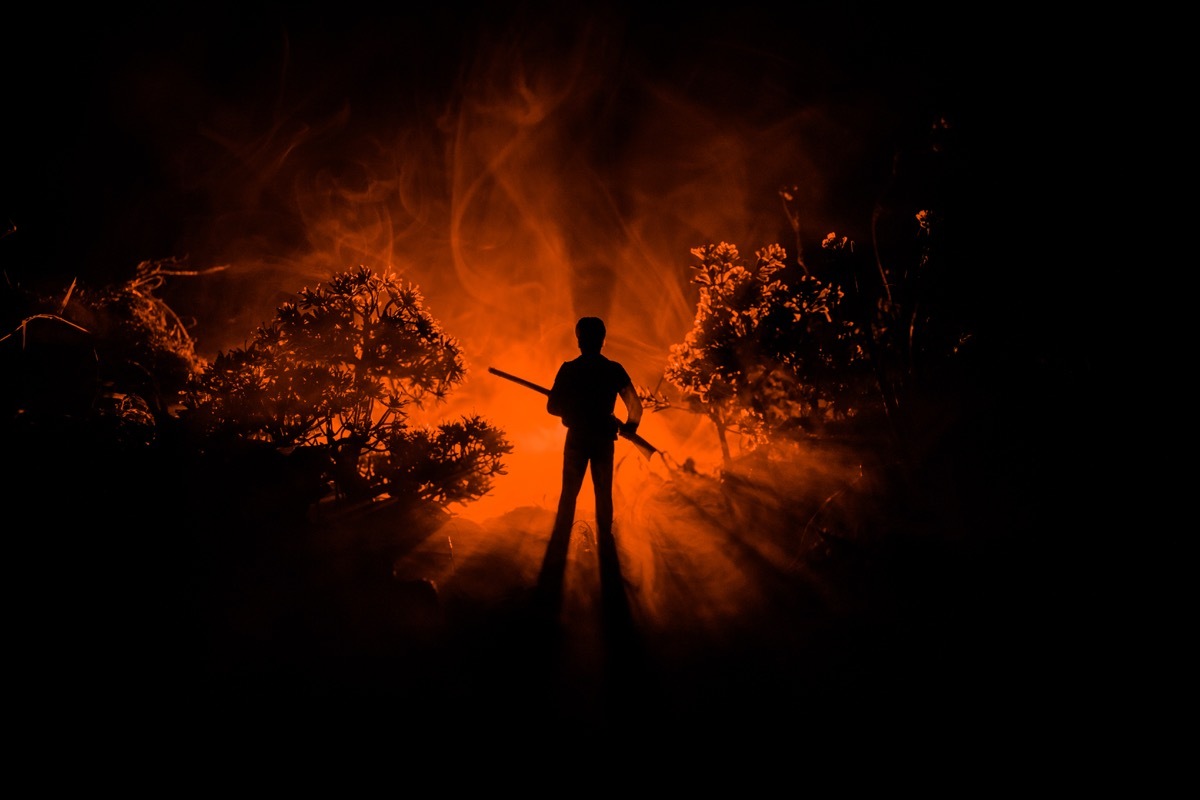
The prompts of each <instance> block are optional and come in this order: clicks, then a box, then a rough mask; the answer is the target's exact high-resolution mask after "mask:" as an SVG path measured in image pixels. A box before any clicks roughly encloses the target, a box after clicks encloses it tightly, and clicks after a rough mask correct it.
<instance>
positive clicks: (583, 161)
mask: <svg viewBox="0 0 1200 800" xmlns="http://www.w3.org/2000/svg"><path fill="white" fill-rule="evenodd" d="M492 44H493V46H492V47H480V48H477V49H476V51H475V53H476V56H475V57H476V59H477V60H476V61H475V63H473V64H471V65H469V66H468V67H467V68H466V69H465V70H464V73H463V77H462V79H461V83H460V86H459V91H458V93H457V94H456V95H455V98H454V100H453V102H452V103H451V104H450V106H449V107H448V108H442V109H436V110H435V109H428V110H427V114H428V116H422V115H420V114H418V115H416V116H415V118H413V119H410V120H406V121H405V122H403V123H395V124H394V126H389V125H377V126H373V127H371V128H370V129H364V130H359V129H357V128H355V126H354V119H355V118H354V114H353V109H352V108H351V109H348V110H347V109H343V110H342V111H340V112H339V113H338V114H337V115H335V116H333V117H332V118H330V119H328V120H327V121H325V122H324V124H321V125H314V124H311V123H310V124H305V125H303V126H298V125H296V124H294V123H293V122H292V121H290V120H280V121H279V122H278V124H277V125H276V126H275V127H274V129H273V130H272V131H271V132H270V133H269V134H268V135H267V136H265V137H263V138H261V139H257V140H254V141H250V142H245V141H238V140H236V139H234V138H230V137H228V136H217V135H216V134H213V138H214V140H216V141H218V142H219V143H220V144H221V146H222V147H225V148H227V149H228V150H229V152H230V153H231V154H232V155H233V156H234V157H235V158H236V159H237V160H238V162H239V163H240V164H241V166H242V170H244V171H250V173H251V175H249V176H248V175H247V174H246V173H245V172H244V171H243V172H238V173H237V174H236V175H234V178H236V180H237V181H239V182H238V183H237V184H236V185H232V186H231V185H214V186H213V187H211V188H212V191H213V192H214V194H217V195H223V196H222V200H221V204H222V206H230V205H233V206H236V205H237V204H238V203H242V204H244V206H245V207H246V208H247V209H257V208H258V207H259V205H260V204H262V203H263V202H264V197H263V194H264V187H278V189H279V191H280V192H283V191H284V189H283V188H282V187H284V186H286V187H287V191H289V192H290V193H291V197H290V198H289V199H288V200H287V205H288V206H289V207H290V208H291V209H292V211H293V212H294V213H296V214H297V215H298V217H299V219H300V220H302V223H303V241H296V239H295V235H294V233H293V234H292V235H291V238H287V239H283V238H280V236H281V235H278V234H275V233H273V232H272V231H270V230H269V229H268V230H263V229H261V228H259V229H253V230H250V231H248V232H246V233H245V234H244V235H239V231H238V230H237V229H236V228H230V227H228V226H219V227H218V229H217V230H213V231H211V232H208V233H210V234H211V236H212V237H213V238H212V239H209V240H208V241H207V242H204V243H203V244H202V243H200V242H197V243H196V245H197V246H195V247H193V246H192V245H191V244H190V243H185V245H184V246H185V248H186V249H188V250H189V251H191V252H196V251H197V250H199V251H204V250H205V247H207V248H208V249H210V250H211V249H213V248H214V247H216V249H217V250H218V251H219V252H218V253H217V254H216V255H215V256H214V258H216V259H219V260H221V261H222V262H226V263H229V264H230V265H231V267H230V270H229V274H228V277H227V278H226V279H225V280H229V281H231V282H232V285H231V286H229V287H227V288H225V289H222V290H221V291H222V292H224V294H223V296H219V297H213V298H210V300H211V301H216V302H219V303H220V304H221V307H222V308H223V310H224V311H225V320H224V325H223V327H221V328H214V327H209V328H201V329H199V330H198V331H197V346H198V350H199V351H200V352H201V353H205V354H208V355H212V354H213V353H215V351H217V350H218V349H222V348H227V347H230V346H236V345H238V344H240V343H241V342H242V341H243V339H244V336H245V334H246V332H247V331H248V330H250V329H251V328H252V327H253V326H254V325H257V324H258V323H259V322H261V321H263V320H265V319H266V318H268V317H269V316H270V314H271V313H272V312H273V309H274V308H275V307H276V306H277V305H278V304H279V302H280V301H281V300H283V299H285V298H286V296H287V295H289V294H290V293H292V292H294V291H296V290H298V289H299V288H301V287H302V286H306V285H312V284H314V283H317V282H320V281H323V280H325V279H327V278H328V276H330V275H331V274H333V273H334V272H335V271H340V270H344V269H346V268H347V267H349V266H353V265H357V264H364V265H367V266H369V267H371V268H372V269H375V270H378V271H385V270H392V271H395V272H397V273H402V274H403V275H404V276H405V277H406V278H407V279H409V280H411V281H413V282H415V283H416V284H418V285H419V286H420V288H421V290H422V293H423V294H424V296H425V298H426V301H427V305H428V307H429V309H430V311H431V312H432V313H433V315H434V316H435V317H436V318H437V319H438V320H440V321H441V323H442V325H443V327H444V329H445V330H446V331H447V332H448V333H450V334H451V335H453V336H455V337H456V338H458V339H459V341H460V342H461V344H462V346H463V349H464V354H465V357H466V360H467V364H468V368H469V370H470V372H469V375H468V379H467V381H466V382H465V383H464V384H463V385H462V386H460V387H459V388H458V389H457V390H456V391H455V392H454V393H453V394H452V395H451V396H450V398H449V400H448V402H447V403H446V404H445V405H443V406H439V407H436V408H429V409H426V414H425V416H424V419H422V417H421V416H420V415H417V416H416V417H415V421H418V422H420V421H429V422H435V421H437V420H438V419H444V418H449V417H455V416H457V415H458V414H462V413H480V414H482V415H484V416H485V417H487V418H488V419H489V420H491V421H492V422H494V423H495V424H496V425H498V426H499V427H501V428H503V429H504V430H505V431H506V432H507V434H508V436H509V438H510V441H512V443H513V444H514V446H515V449H514V451H513V453H512V454H511V456H510V457H509V458H507V459H506V462H507V465H508V475H507V476H503V477H500V478H499V479H498V480H497V482H496V485H495V489H494V491H493V493H492V495H491V496H489V497H486V498H484V499H483V500H481V501H479V502H477V503H473V504H471V505H470V506H469V507H466V508H455V509H452V510H453V511H455V513H457V514H461V515H463V516H464V517H467V518H471V519H476V520H479V519H486V518H488V517H491V516H494V515H497V514H499V513H502V512H504V511H506V510H508V509H511V508H514V507H518V506H525V505H533V506H539V507H547V506H550V507H552V506H553V505H554V504H555V503H556V501H557V496H558V483H559V457H560V448H561V444H562V437H563V433H564V431H563V429H562V428H561V426H560V425H559V423H558V420H557V419H556V418H554V417H551V416H549V415H548V414H547V413H546V412H545V403H544V398H542V397H540V396H538V395H537V394H536V393H534V392H531V391H529V390H527V389H524V388H522V387H520V386H516V385H513V384H510V383H508V382H506V381H503V380H501V379H498V378H496V377H494V376H491V375H489V374H488V373H487V367H489V366H494V367H496V368H498V369H502V370H504V371H506V372H511V373H513V374H517V375H520V376H522V377H524V378H526V379H528V380H531V381H534V382H536V383H540V384H543V385H549V384H550V383H551V382H552V380H553V376H554V374H555V372H556V370H557V368H558V365H559V364H560V363H561V362H562V361H564V360H567V359H570V358H573V357H574V356H575V355H577V354H578V351H577V350H576V346H575V341H574V337H573V333H572V332H573V326H574V323H575V321H576V319H578V317H580V316H583V315H596V316H600V317H602V318H604V319H605V321H606V323H607V325H608V330H609V335H608V340H607V343H606V346H605V351H604V352H605V354H606V355H608V356H609V357H611V358H614V359H616V360H618V361H621V362H622V363H623V364H624V365H625V366H626V368H627V369H628V371H629V373H630V375H631V376H632V377H633V379H634V382H635V383H637V384H639V385H641V386H645V387H647V388H650V389H652V390H653V389H657V388H660V387H661V388H664V389H667V390H669V389H670V387H667V386H663V385H662V379H661V376H662V373H663V369H664V367H665V365H666V359H667V355H668V350H669V347H670V346H671V345H672V344H675V343H677V342H680V341H682V340H683V339H684V336H685V335H686V333H687V331H688V330H689V329H690V327H691V324H692V319H693V317H694V314H695V303H696V293H695V291H694V289H695V287H694V286H693V285H692V284H691V283H690V278H691V276H692V272H691V270H690V269H689V266H690V264H691V261H692V257H691V255H690V249H691V248H692V247H695V246H697V245H702V244H707V243H710V242H715V241H721V240H728V241H735V242H740V243H743V247H744V248H746V249H747V250H752V249H753V248H756V247H758V246H761V245H763V244H767V243H771V242H776V241H779V239H780V223H782V222H784V220H783V218H782V215H781V212H780V211H779V208H778V197H777V194H776V192H777V189H778V187H779V186H780V185H782V184H783V183H789V184H795V183H799V184H801V185H803V186H804V187H806V190H807V193H800V194H798V195H797V197H796V198H795V201H796V206H797V208H798V209H799V211H800V212H801V214H800V216H801V218H802V219H804V220H805V224H806V225H809V226H811V228H812V231H811V232H806V233H808V234H809V235H811V236H817V237H818V238H819V233H820V232H823V231H825V230H826V229H827V228H828V227H829V223H828V222H827V221H826V220H824V219H822V217H821V214H820V213H819V212H818V210H817V206H818V204H819V203H820V201H821V193H822V187H823V184H824V180H823V178H822V176H821V175H820V173H819V171H818V169H817V168H816V166H815V165H814V163H813V162H812V160H811V157H810V155H809V153H808V151H807V150H806V148H805V147H804V146H803V141H804V139H805V138H806V136H807V137H809V138H811V137H812V136H813V135H814V134H815V133H816V132H818V131H819V130H820V128H821V127H822V125H823V124H824V121H823V119H822V117H821V115H820V114H818V113H816V112H814V111H813V110H811V109H809V110H805V111H803V112H802V113H798V112H797V111H796V109H795V108H793V107H792V106H791V105H790V102H788V98H787V97H786V95H784V94H778V95H774V94H772V93H770V92H764V93H762V94H760V95H759V96H757V97H755V98H753V102H749V101H750V100H751V98H748V97H747V98H740V102H734V103H728V102H727V103H725V105H724V106H723V108H724V110H723V111H721V112H717V113H714V111H713V110H712V109H711V108H708V107H707V106H706V104H705V103H703V102H700V101H698V100H697V99H695V98H694V97H691V96H689V95H687V94H685V93H684V92H683V91H682V90H680V89H675V88H671V87H669V86H668V85H665V84H662V83H660V82H657V81H655V80H651V79H649V78H644V79H638V78H636V77H634V78H633V79H624V80H623V82H614V81H613V80H612V73H613V70H614V68H615V67H614V65H613V64H611V63H608V62H607V61H606V59H608V58H610V56H609V55H606V54H605V51H604V48H602V47H600V46H599V45H598V43H597V42H594V41H591V40H590V39H589V38H588V37H583V38H582V39H581V40H580V43H579V45H578V46H577V48H575V49H574V50H573V51H572V52H569V53H565V54H563V53H560V54H559V55H558V56H555V57H550V56H547V57H546V58H545V60H544V61H542V62H541V63H538V62H536V61H535V60H531V59H530V58H528V54H527V53H526V54H525V55H524V57H523V56H522V54H520V53H518V52H515V51H514V50H513V49H512V48H511V47H507V46H505V43H503V42H496V43H492ZM556 52H557V51H556ZM760 90H761V87H760ZM597 108H601V109H605V110H604V111H603V112H602V113H601V115H600V116H599V117H597V116H596V114H597V112H596V109H597ZM287 131H291V132H293V133H291V134H289V135H285V133H284V132H287ZM614 131H619V132H620V134H619V135H617V134H616V133H614ZM255 171H257V172H258V173H259V174H260V176H259V177H256V178H254V177H253V173H254V172H255ZM248 177H251V178H252V179H251V180H249V181H248V182H247V180H246V179H247V178H248ZM247 184H249V186H250V188H249V189H247V188H246V187H247ZM230 193H233V194H234V195H239V194H240V195H241V196H240V197H236V196H235V197H234V198H233V199H231V198H230V197H229V196H228V195H229V194H230ZM264 216H265V215H264ZM260 222H261V220H260ZM204 233H205V232H204V231H199V230H197V231H195V232H194V233H193V235H194V236H195V237H197V238H199V237H201V236H203V235H204ZM214 241H216V242H219V243H220V244H219V245H214V244H213V242H214ZM196 316H197V317H199V318H201V319H203V318H204V315H202V314H199V313H198V314H197V315H196ZM616 413H617V415H618V416H619V417H621V416H622V414H623V409H622V407H621V404H620V402H619V401H618V403H617V409H616ZM641 433H642V435H644V436H645V437H646V438H647V439H648V440H650V441H651V442H653V443H655V444H656V445H657V446H658V447H659V448H660V449H661V450H663V451H665V454H664V456H663V457H659V456H656V457H655V458H654V459H653V460H652V462H651V463H637V462H638V460H639V459H640V458H641V457H640V456H639V455H638V454H637V453H636V451H635V450H634V449H633V447H632V446H630V445H629V444H628V443H626V442H621V443H618V458H619V459H620V458H621V457H622V456H624V459H625V460H624V463H623V464H622V465H621V467H620V469H619V470H618V475H617V480H618V483H619V484H621V483H622V482H625V481H641V480H644V479H645V475H644V474H643V473H647V472H648V473H649V474H656V475H658V476H660V477H666V475H667V473H668V472H669V471H670V470H671V469H672V467H673V466H675V465H677V464H678V463H682V462H683V461H685V460H686V459H691V460H692V461H693V463H694V464H695V467H696V469H697V470H698V471H699V472H701V473H712V472H714V471H715V470H716V469H717V468H718V466H719V465H720V463H721V462H720V454H719V450H718V447H717V441H716V437H715V434H714V432H713V430H712V427H711V425H710V424H709V423H707V421H705V420H704V419H702V418H700V417H697V416H695V415H692V414H689V413H688V412H685V411H682V410H669V411H666V412H662V413H657V414H655V413H651V414H647V416H646V418H645V420H644V421H643V427H642V429H641ZM734 444H735V445H736V442H735V443H734ZM635 466H636V469H634V467H635ZM631 473H632V474H631ZM588 495H589V492H588V491H587V489H586V485H585V491H584V492H583V493H582V495H581V497H580V513H581V514H583V513H587V512H588V511H590V509H591V507H592V506H591V498H590V497H589V496H588Z"/></svg>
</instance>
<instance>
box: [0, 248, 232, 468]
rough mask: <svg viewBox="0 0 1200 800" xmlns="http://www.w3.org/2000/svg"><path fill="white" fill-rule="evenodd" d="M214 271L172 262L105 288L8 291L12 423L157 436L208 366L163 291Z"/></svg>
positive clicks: (140, 439) (5, 363)
mask: <svg viewBox="0 0 1200 800" xmlns="http://www.w3.org/2000/svg"><path fill="white" fill-rule="evenodd" d="M216 269H217V270H219V269H220V268H216ZM213 271H216V270H205V271H196V270H192V269H189V268H187V267H186V266H184V265H183V264H182V263H180V262H179V261H177V260H175V259H165V260H157V261H143V262H142V263H140V264H138V266H137V269H136V271H135V274H134V276H133V277H132V278H131V279H129V280H128V281H125V282H123V283H115V284H111V285H104V286H99V287H89V286H86V285H83V284H81V283H79V282H78V281H72V283H71V284H70V285H69V286H68V287H66V288H65V289H64V290H62V291H60V292H55V293H42V292H38V291H27V290H21V289H19V288H18V287H16V286H14V285H12V284H8V283H6V284H5V285H4V287H3V290H2V291H0V295H3V302H2V304H3V308H4V312H3V313H4V317H5V319H4V322H5V325H6V327H9V326H10V325H11V326H12V327H11V329H10V330H8V331H7V332H5V333H4V335H2V336H0V366H2V368H3V371H4V372H5V373H6V374H7V375H8V376H9V378H10V381H11V386H12V387H13V388H14V389H15V391H13V392H11V393H7V392H6V393H5V399H4V404H3V408H4V412H5V413H4V417H5V421H6V422H17V421H23V422H32V421H37V422H39V423H40V424H60V423H68V422H69V423H71V424H73V425H76V426H78V425H83V426H86V427H88V428H89V429H90V430H92V433H93V434H96V435H99V436H101V438H103V437H105V436H108V437H110V438H112V439H113V441H114V442H124V443H131V444H139V445H144V444H148V443H149V442H151V441H153V440H154V439H155V438H156V436H157V433H158V428H159V426H160V425H162V424H163V423H165V422H167V421H168V418H169V417H170V414H171V412H172V410H173V406H174V405H175V403H176V402H177V400H178V398H179V395H180V393H181V392H182V391H183V389H184V388H185V386H186V385H187V382H188V379H189V376H190V375H191V374H192V373H193V372H194V371H195V370H196V369H199V368H200V367H201V365H202V360H201V359H200V358H199V357H198V356H197V355H196V352H195V349H194V345H193V342H192V338H191V335H190V334H189V333H188V330H187V326H186V325H185V324H184V322H183V321H182V320H181V319H180V318H179V317H178V316H177V315H176V314H175V312H174V311H173V310H172V309H171V308H170V307H169V306H168V305H167V304H166V303H165V302H164V301H163V300H162V299H161V298H159V297H158V295H157V292H158V290H159V289H161V288H162V286H163V285H164V284H165V283H166V280H167V279H168V278H170V277H180V276H191V277H194V276H198V275H202V274H206V273H207V272H213ZM18 320H19V322H18Z"/></svg>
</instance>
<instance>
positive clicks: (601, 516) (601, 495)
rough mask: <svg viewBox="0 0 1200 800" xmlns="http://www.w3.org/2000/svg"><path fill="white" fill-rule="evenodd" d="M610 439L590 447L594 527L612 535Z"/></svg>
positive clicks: (612, 446)
mask: <svg viewBox="0 0 1200 800" xmlns="http://www.w3.org/2000/svg"><path fill="white" fill-rule="evenodd" d="M614 448H615V444H614V443H613V442H612V441H607V440H606V441H602V442H597V443H596V444H595V445H594V446H593V447H592V488H593V489H594V490H595V492H596V527H597V528H598V529H599V533H600V534H601V535H609V536H611V535H612V525H613V496H612V489H613V450H614Z"/></svg>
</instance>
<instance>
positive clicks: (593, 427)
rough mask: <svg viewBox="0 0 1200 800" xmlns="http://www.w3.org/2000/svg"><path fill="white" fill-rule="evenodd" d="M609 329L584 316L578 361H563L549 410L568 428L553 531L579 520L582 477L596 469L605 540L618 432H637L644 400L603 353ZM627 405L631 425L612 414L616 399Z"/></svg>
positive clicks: (600, 523)
mask: <svg viewBox="0 0 1200 800" xmlns="http://www.w3.org/2000/svg"><path fill="white" fill-rule="evenodd" d="M606 334H607V331H606V330H605V327H604V321H603V320H602V319H600V318H599V317H582V318H580V320H579V322H577V323H575V339H576V341H577V342H578V343H579V353H580V355H579V357H578V358H576V359H574V360H572V361H564V362H563V364H562V366H561V367H559V369H558V374H557V375H556V376H555V377H554V385H553V386H551V387H550V397H549V399H548V400H547V401H546V410H547V411H549V412H550V413H551V414H553V415H554V416H556V417H562V421H563V425H565V426H566V427H567V439H566V443H565V444H564V446H563V469H562V494H561V495H559V498H558V514H557V516H556V517H555V521H554V529H555V531H558V532H565V531H567V530H569V529H570V527H571V525H572V524H573V523H574V521H575V500H576V498H578V496H579V490H580V488H581V487H582V486H583V474H584V472H586V471H587V469H588V466H589V465H590V466H591V470H592V488H593V489H594V491H595V494H596V525H597V527H598V529H599V531H598V533H599V535H601V536H611V534H612V521H613V499H612V484H613V451H614V449H615V442H616V439H617V432H618V429H619V428H621V427H623V428H624V430H625V431H626V432H628V433H636V432H637V428H638V425H639V424H640V423H641V421H642V402H641V400H639V399H638V396H637V391H636V390H635V389H634V388H633V381H632V380H630V378H629V373H628V372H626V371H625V367H623V366H621V364H619V363H617V362H616V361H612V360H610V359H608V358H605V357H604V356H602V355H601V354H600V350H601V348H602V347H604V337H605V335H606ZM618 396H619V397H620V398H621V399H622V400H623V401H624V402H625V416H626V421H625V422H624V423H621V422H620V421H619V420H618V419H617V417H616V416H615V415H614V414H613V409H614V408H615V407H616V402H617V397H618Z"/></svg>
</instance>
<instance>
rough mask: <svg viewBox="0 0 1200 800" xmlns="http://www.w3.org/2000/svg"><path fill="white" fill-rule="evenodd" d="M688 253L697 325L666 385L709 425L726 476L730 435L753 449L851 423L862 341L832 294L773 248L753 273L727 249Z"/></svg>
mask: <svg viewBox="0 0 1200 800" xmlns="http://www.w3.org/2000/svg"><path fill="white" fill-rule="evenodd" d="M691 252H692V254H693V255H694V256H696V258H698V259H699V263H698V264H697V265H695V266H694V267H693V269H695V270H696V275H695V277H694V278H693V279H692V282H693V283H696V284H699V286H700V296H699V300H698V303H697V307H696V318H695V321H694V323H693V327H692V330H691V331H689V332H688V334H687V337H686V339H685V340H684V341H683V342H682V343H681V344H676V345H673V346H672V347H671V351H670V357H669V359H668V362H667V367H666V370H665V373H664V377H665V378H666V379H667V380H668V381H669V382H670V383H671V384H673V385H674V386H676V387H677V388H679V389H680V390H681V391H682V392H683V394H684V397H685V398H686V401H687V403H688V404H689V405H690V406H691V407H692V408H693V410H697V411H700V412H701V413H704V414H706V415H707V416H708V417H709V418H710V419H711V420H712V421H713V424H714V425H715V426H716V429H717V435H718V437H719V438H720V443H721V453H722V456H723V458H724V460H725V464H726V466H727V467H728V466H729V464H730V461H731V458H732V456H731V453H730V448H729V441H728V434H729V433H737V434H740V435H741V436H743V437H744V439H745V441H746V442H747V444H748V445H749V446H751V447H753V446H755V445H757V444H760V443H762V442H763V441H765V440H768V439H771V438H773V437H776V436H792V435H797V434H802V433H804V432H806V431H810V430H812V429H813V428H814V427H816V426H817V425H819V424H821V423H823V422H825V421H827V420H830V419H832V418H834V417H838V416H844V415H846V414H849V413H853V411H854V410H855V408H856V406H855V391H856V390H854V386H855V382H853V381H851V380H850V378H851V376H853V375H856V374H857V372H858V371H859V370H858V369H857V368H858V367H859V365H860V362H862V361H863V350H862V347H861V332H860V329H859V327H858V326H857V325H856V324H855V323H854V322H853V321H852V320H850V319H846V318H844V317H843V315H842V313H841V308H840V303H841V300H842V297H843V293H842V290H841V289H840V288H839V287H838V286H837V285H836V284H833V283H827V282H824V281H822V280H820V279H818V278H816V277H814V276H812V275H810V274H807V271H806V270H803V267H802V266H800V265H796V266H791V267H789V266H788V265H787V264H786V257H787V253H786V251H785V250H784V248H782V247H781V246H779V245H778V244H772V245H768V246H767V247H765V248H763V249H761V250H759V251H757V252H756V254H755V256H756V260H755V263H754V264H753V266H751V267H747V266H745V265H744V264H743V263H742V259H741V256H740V254H739V253H738V250H737V247H735V246H734V245H732V244H729V243H727V242H721V243H720V244H710V245H707V246H705V247H698V248H694V249H693V250H692V251H691Z"/></svg>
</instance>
